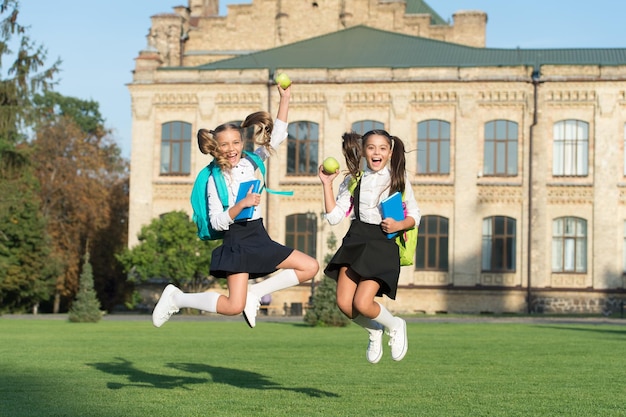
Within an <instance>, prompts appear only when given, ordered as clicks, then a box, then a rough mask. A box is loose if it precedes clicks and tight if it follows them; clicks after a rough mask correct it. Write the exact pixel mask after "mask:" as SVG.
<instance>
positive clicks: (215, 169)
mask: <svg viewBox="0 0 626 417" xmlns="http://www.w3.org/2000/svg"><path fill="white" fill-rule="evenodd" d="M207 169H208V170H209V171H210V172H211V175H212V176H213V179H214V180H215V188H216V189H217V195H218V196H219V197H220V201H221V202H222V208H223V209H224V211H226V209H227V208H228V189H227V188H226V181H225V180H224V174H222V170H221V169H220V167H219V166H218V165H217V164H216V163H215V162H211V163H210V164H209V165H208V166H207ZM207 204H208V201H207Z"/></svg>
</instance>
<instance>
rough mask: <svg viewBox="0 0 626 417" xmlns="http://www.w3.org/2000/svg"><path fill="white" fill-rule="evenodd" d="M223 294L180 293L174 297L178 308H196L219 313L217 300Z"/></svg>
mask: <svg viewBox="0 0 626 417" xmlns="http://www.w3.org/2000/svg"><path fill="white" fill-rule="evenodd" d="M220 296H221V294H219V293H216V292H212V291H211V292H199V293H191V294H190V293H179V294H176V295H174V304H176V307H178V308H195V309H198V310H204V311H208V312H209V313H217V299H218V298H220Z"/></svg>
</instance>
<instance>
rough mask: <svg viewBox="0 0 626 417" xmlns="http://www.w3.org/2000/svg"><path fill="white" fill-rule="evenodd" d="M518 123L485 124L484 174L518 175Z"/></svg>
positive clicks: (506, 121)
mask: <svg viewBox="0 0 626 417" xmlns="http://www.w3.org/2000/svg"><path fill="white" fill-rule="evenodd" d="M517 135H518V133H517V123H515V122H511V121H509V120H494V121H491V122H488V123H485V151H484V165H483V174H484V175H488V176H489V175H493V176H504V177H507V176H515V175H517V141H518V139H517Z"/></svg>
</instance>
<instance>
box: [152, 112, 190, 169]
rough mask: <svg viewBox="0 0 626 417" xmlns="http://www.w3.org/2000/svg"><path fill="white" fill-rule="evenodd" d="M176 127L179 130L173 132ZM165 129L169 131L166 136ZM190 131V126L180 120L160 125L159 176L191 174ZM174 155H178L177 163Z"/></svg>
mask: <svg viewBox="0 0 626 417" xmlns="http://www.w3.org/2000/svg"><path fill="white" fill-rule="evenodd" d="M176 127H178V128H179V129H178V131H175V128H176ZM166 129H169V131H168V132H167V133H168V134H166ZM191 131H192V124H191V123H188V122H184V121H181V120H172V121H169V122H165V123H162V124H161V156H160V161H159V175H161V176H173V175H190V174H191ZM176 148H178V149H176ZM166 150H167V152H166ZM176 153H178V158H177V159H178V161H176V160H175V159H176ZM165 159H167V162H165ZM176 164H178V165H176ZM176 166H178V169H176Z"/></svg>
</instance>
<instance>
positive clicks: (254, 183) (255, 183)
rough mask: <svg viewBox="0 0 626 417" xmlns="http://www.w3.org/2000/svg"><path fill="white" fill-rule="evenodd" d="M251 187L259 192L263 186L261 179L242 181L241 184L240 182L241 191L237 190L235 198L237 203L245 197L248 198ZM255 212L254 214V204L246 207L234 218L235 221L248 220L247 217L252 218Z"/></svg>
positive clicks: (254, 191)
mask: <svg viewBox="0 0 626 417" xmlns="http://www.w3.org/2000/svg"><path fill="white" fill-rule="evenodd" d="M250 187H253V188H252V192H253V193H258V192H259V188H260V187H261V181H260V180H251V181H246V182H242V183H241V184H239V192H237V199H236V200H235V204H236V203H238V202H239V201H241V200H243V199H244V198H246V195H248V191H250ZM253 214H254V206H250V207H246V208H244V209H243V210H241V212H240V213H239V214H238V215H237V217H235V218H234V219H233V220H235V221H238V220H247V219H250V218H252V215H253Z"/></svg>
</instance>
